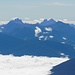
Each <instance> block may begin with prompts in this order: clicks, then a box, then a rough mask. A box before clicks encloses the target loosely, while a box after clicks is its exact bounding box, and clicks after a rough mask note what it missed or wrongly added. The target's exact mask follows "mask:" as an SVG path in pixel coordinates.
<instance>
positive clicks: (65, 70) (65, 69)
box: [51, 58, 75, 75]
mask: <svg viewBox="0 0 75 75" xmlns="http://www.w3.org/2000/svg"><path fill="white" fill-rule="evenodd" d="M51 71H52V73H53V74H51V75H75V58H74V59H71V60H68V61H66V62H64V63H62V64H59V65H57V66H55V67H53V69H52V70H51Z"/></svg>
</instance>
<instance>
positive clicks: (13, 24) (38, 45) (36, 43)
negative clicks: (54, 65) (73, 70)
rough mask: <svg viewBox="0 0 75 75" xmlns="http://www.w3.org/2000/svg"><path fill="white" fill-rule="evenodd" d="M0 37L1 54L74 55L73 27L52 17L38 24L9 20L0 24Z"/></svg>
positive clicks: (74, 31)
mask: <svg viewBox="0 0 75 75" xmlns="http://www.w3.org/2000/svg"><path fill="white" fill-rule="evenodd" d="M0 39H1V40H0V41H1V42H0V50H1V51H0V52H1V53H2V54H14V55H25V54H28V55H38V56H42V55H43V56H58V57H60V56H61V55H60V54H61V53H64V54H65V55H69V57H71V58H72V57H75V47H74V46H75V27H73V26H71V25H70V24H66V23H63V22H61V21H58V22H56V21H54V20H53V19H51V20H49V21H47V20H46V19H45V20H44V21H43V22H42V23H40V24H39V23H36V24H28V23H23V22H22V20H21V19H19V18H17V19H15V20H11V21H9V23H7V24H5V25H1V26H0ZM4 40H5V41H4ZM14 43H15V44H14Z"/></svg>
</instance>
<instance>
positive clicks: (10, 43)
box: [0, 33, 75, 58]
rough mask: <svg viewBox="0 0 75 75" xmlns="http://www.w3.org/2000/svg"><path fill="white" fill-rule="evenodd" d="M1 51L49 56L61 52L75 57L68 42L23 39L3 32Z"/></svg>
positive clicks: (0, 35)
mask: <svg viewBox="0 0 75 75" xmlns="http://www.w3.org/2000/svg"><path fill="white" fill-rule="evenodd" d="M0 53H1V54H4V55H7V54H13V55H16V56H22V55H34V56H49V57H61V53H64V54H65V56H66V55H68V56H69V57H70V58H73V57H75V50H74V49H73V47H72V46H70V45H68V44H61V43H60V42H55V41H39V40H21V39H18V38H15V37H12V36H9V35H7V34H2V33H0Z"/></svg>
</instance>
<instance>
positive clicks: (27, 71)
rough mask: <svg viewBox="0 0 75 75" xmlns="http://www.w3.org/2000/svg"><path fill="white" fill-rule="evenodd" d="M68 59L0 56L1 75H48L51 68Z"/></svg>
mask: <svg viewBox="0 0 75 75" xmlns="http://www.w3.org/2000/svg"><path fill="white" fill-rule="evenodd" d="M67 60H68V58H55V57H52V58H49V57H37V56H34V57H32V56H22V57H15V56H12V55H7V56H6V55H0V74H1V75H48V74H49V73H50V72H49V70H50V69H52V67H53V66H55V65H58V64H60V63H62V62H64V61H67Z"/></svg>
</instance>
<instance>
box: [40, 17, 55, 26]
mask: <svg viewBox="0 0 75 75" xmlns="http://www.w3.org/2000/svg"><path fill="white" fill-rule="evenodd" d="M55 23H56V21H55V20H54V19H52V18H51V19H49V20H47V19H44V20H43V22H41V23H40V24H41V25H43V26H48V25H52V24H55Z"/></svg>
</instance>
